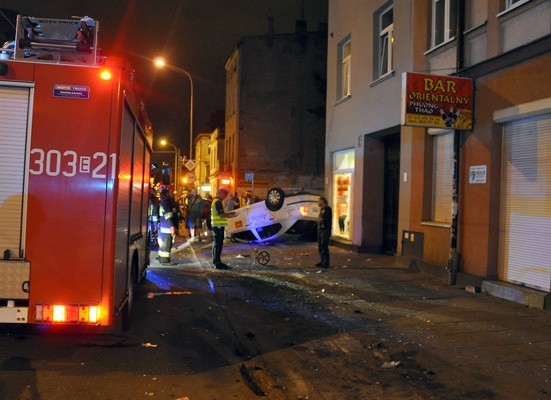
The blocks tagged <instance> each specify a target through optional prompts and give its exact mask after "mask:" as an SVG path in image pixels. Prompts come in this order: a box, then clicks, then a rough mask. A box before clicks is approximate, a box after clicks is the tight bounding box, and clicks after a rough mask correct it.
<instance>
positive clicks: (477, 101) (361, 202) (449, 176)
mask: <svg viewBox="0 0 551 400" xmlns="http://www.w3.org/2000/svg"><path fill="white" fill-rule="evenodd" d="M328 32H329V34H328V73H327V122H326V131H327V132H326V134H327V139H326V140H327V146H326V153H325V163H326V177H327V182H328V183H329V185H328V187H327V188H326V194H327V196H328V198H330V199H331V205H332V206H333V208H334V209H335V210H337V212H336V213H335V214H336V215H335V224H334V226H335V227H338V229H334V232H333V235H334V239H335V241H337V242H340V243H343V244H345V245H348V246H351V247H354V248H357V249H360V250H366V251H377V252H387V253H392V254H402V255H406V256H414V257H418V258H421V259H423V260H425V261H427V262H430V263H432V264H436V265H441V266H442V267H445V266H447V265H448V263H449V262H450V263H453V262H454V261H455V262H457V263H458V265H459V269H460V270H462V271H464V272H466V273H468V274H472V275H475V276H478V277H483V278H485V279H496V280H499V281H504V282H509V283H512V284H516V285H522V286H527V287H530V288H533V289H535V290H537V291H541V292H543V293H545V292H549V290H550V286H551V250H550V249H549V248H550V246H549V237H550V234H551V85H550V84H549V82H551V69H550V68H549V67H548V65H549V63H550V62H551V39H550V33H551V1H549V0H409V1H406V0H403V1H369V2H365V1H360V0H330V1H329V24H328ZM404 72H414V73H423V74H431V75H443V76H456V77H463V78H470V79H472V81H473V85H474V99H473V102H474V106H473V113H472V116H470V117H472V119H473V121H474V127H473V129H471V130H468V131H459V130H454V129H453V127H451V128H449V129H428V128H424V127H412V126H404V125H402V115H401V102H402V75H403V73H404ZM454 141H455V145H454ZM454 163H456V164H454ZM454 165H456V166H457V168H458V174H457V179H455V177H454V174H453V170H454ZM454 187H455V189H456V190H455V191H454ZM454 194H457V197H456V201H454ZM454 252H456V253H457V254H458V257H457V258H456V259H455V260H453V259H452V254H454Z"/></svg>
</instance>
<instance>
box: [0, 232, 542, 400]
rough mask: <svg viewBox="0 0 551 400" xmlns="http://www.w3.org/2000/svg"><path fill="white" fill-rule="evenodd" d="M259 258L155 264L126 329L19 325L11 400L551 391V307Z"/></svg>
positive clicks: (233, 251) (10, 338)
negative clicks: (219, 267) (225, 266)
mask: <svg viewBox="0 0 551 400" xmlns="http://www.w3.org/2000/svg"><path fill="white" fill-rule="evenodd" d="M178 244H179V243H177V245H178ZM259 249H260V250H263V251H267V252H268V253H269V254H270V257H271V259H270V262H269V263H268V265H266V266H261V265H258V264H257V265H253V261H254V260H253V248H252V247H250V246H249V245H246V244H234V243H230V242H229V241H226V245H225V249H224V252H223V259H224V260H225V261H226V262H228V263H229V264H230V265H231V266H232V267H233V268H232V269H231V270H229V271H216V270H213V269H211V268H210V264H209V260H210V254H211V245H210V242H207V243H197V244H193V245H192V246H189V245H185V244H184V245H183V246H182V247H181V251H179V252H177V253H175V255H174V260H175V261H177V264H175V265H174V266H169V267H165V266H160V265H159V264H158V263H157V262H156V261H155V260H153V262H152V268H150V270H149V271H148V275H147V280H146V282H145V283H144V284H143V285H141V286H140V287H139V289H138V293H137V302H136V307H135V310H134V311H135V313H134V320H133V324H132V326H131V328H130V330H129V331H127V332H125V333H123V334H121V335H118V334H104V333H102V334H98V333H94V332H93V331H87V332H85V334H83V333H81V332H79V331H75V330H71V331H67V330H66V329H64V330H56V329H51V328H50V329H43V328H40V327H28V326H25V327H16V326H13V325H10V326H3V327H2V328H1V331H0V332H1V334H0V399H5V400H12V399H41V400H50V399H72V398H79V397H80V398H86V399H189V400H202V399H205V400H207V399H209V400H214V399H255V398H263V396H264V398H268V399H342V400H352V399H462V398H465V399H492V398H495V399H520V398H530V399H546V398H549V395H550V393H551V383H550V379H549V375H550V374H549V368H550V364H551V357H550V352H549V346H550V342H549V338H550V337H551V335H549V332H550V329H551V319H550V317H549V315H548V313H546V312H543V311H541V310H534V309H528V308H526V307H524V306H522V305H511V304H510V303H509V302H507V301H504V300H500V299H496V298H493V297H490V296H487V295H485V294H474V293H469V292H467V291H465V290H463V289H462V288H460V287H452V286H448V285H447V284H446V283H445V279H444V277H442V276H437V275H435V274H433V273H430V272H431V271H430V270H429V269H427V268H429V267H428V266H422V267H421V271H420V272H414V271H413V270H412V269H411V268H410V266H409V265H408V264H407V263H406V264H404V262H405V261H404V260H401V259H399V258H394V257H387V256H372V255H367V254H358V253H352V252H349V251H345V250H342V249H339V248H337V247H331V252H332V259H333V265H334V267H333V268H331V269H329V270H327V271H322V270H320V269H319V268H316V267H315V266H314V264H315V263H316V262H317V261H318V255H317V248H316V245H315V244H313V243H294V242H291V243H278V244H275V245H273V246H260V247H259ZM432 272H434V271H432Z"/></svg>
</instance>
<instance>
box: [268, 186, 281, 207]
mask: <svg viewBox="0 0 551 400" xmlns="http://www.w3.org/2000/svg"><path fill="white" fill-rule="evenodd" d="M283 200H285V193H284V192H283V189H280V188H277V187H274V188H271V189H270V190H268V195H267V196H266V208H267V209H268V210H270V211H277V210H279V209H280V208H281V206H283Z"/></svg>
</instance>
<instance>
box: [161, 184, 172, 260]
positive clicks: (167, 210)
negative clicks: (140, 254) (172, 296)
mask: <svg viewBox="0 0 551 400" xmlns="http://www.w3.org/2000/svg"><path fill="white" fill-rule="evenodd" d="M173 206H174V203H173V199H172V197H171V195H170V189H169V188H168V186H162V187H161V203H160V205H159V219H160V228H159V239H158V241H159V261H160V262H161V264H165V265H166V264H171V261H170V251H171V250H172V242H173V240H174V237H175V236H176V226H175V225H174V218H173Z"/></svg>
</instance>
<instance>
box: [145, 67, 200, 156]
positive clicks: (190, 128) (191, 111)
mask: <svg viewBox="0 0 551 400" xmlns="http://www.w3.org/2000/svg"><path fill="white" fill-rule="evenodd" d="M154 63H155V66H156V67H157V68H168V69H170V70H172V71H176V72H181V73H182V74H184V75H185V76H187V77H188V79H189V84H190V86H189V87H190V100H189V159H190V160H193V157H192V155H193V79H191V75H190V73H189V72H187V71H186V70H185V69H182V68H178V67H175V66H173V65H170V64H167V63H166V61H165V59H164V58H162V57H156V58H155V60H154Z"/></svg>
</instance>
